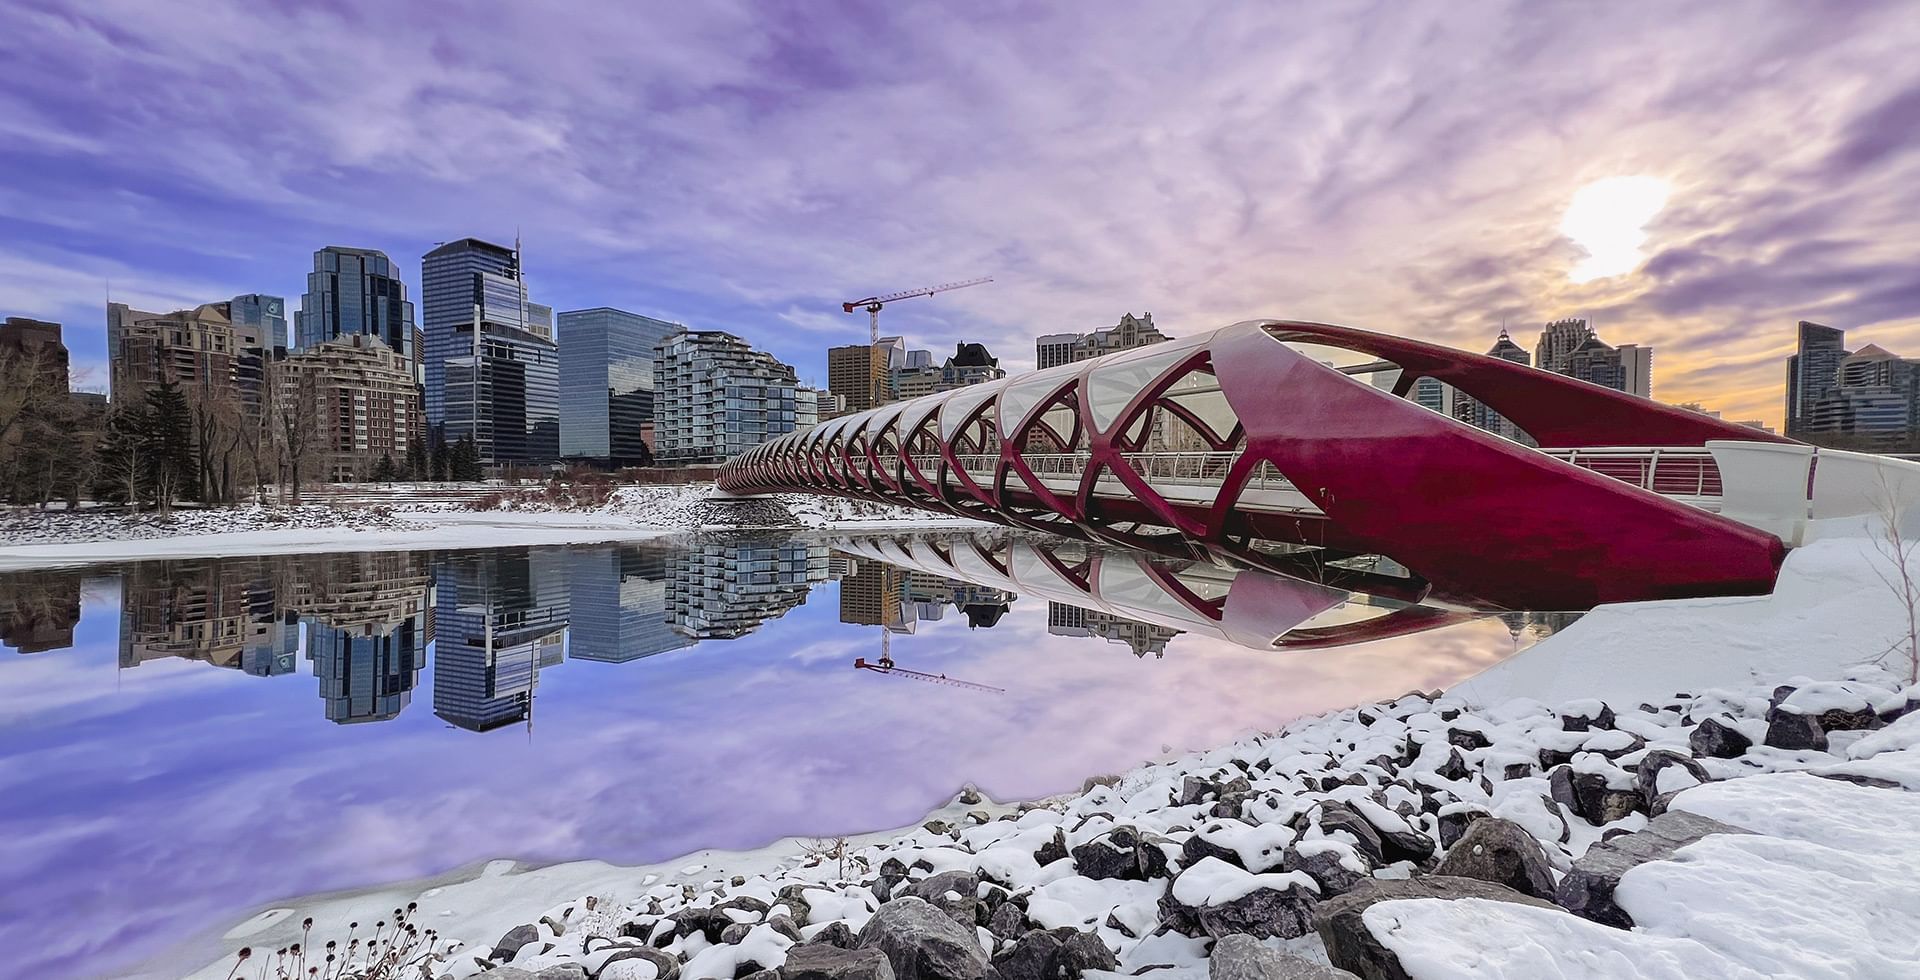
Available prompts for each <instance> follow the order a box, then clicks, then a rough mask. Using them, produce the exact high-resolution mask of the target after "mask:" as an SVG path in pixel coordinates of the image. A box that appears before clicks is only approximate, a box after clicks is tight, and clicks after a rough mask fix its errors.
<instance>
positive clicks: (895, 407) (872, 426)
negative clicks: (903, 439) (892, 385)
mask: <svg viewBox="0 0 1920 980" xmlns="http://www.w3.org/2000/svg"><path fill="white" fill-rule="evenodd" d="M905 407H906V403H905V402H897V403H895V404H892V405H888V406H886V407H884V408H881V409H877V410H876V411H875V412H874V415H873V421H872V422H869V423H868V424H867V436H868V438H871V439H873V440H874V441H875V442H876V443H877V442H878V441H879V440H880V437H881V436H884V435H891V436H893V444H894V445H895V446H896V447H897V446H899V445H900V433H898V432H889V431H888V428H887V427H888V426H890V425H892V424H893V420H894V419H897V418H899V417H900V410H901V409H902V408H905Z"/></svg>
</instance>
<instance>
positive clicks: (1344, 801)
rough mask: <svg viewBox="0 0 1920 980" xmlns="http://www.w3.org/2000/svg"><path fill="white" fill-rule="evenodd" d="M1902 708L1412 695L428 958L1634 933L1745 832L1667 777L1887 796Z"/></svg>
mask: <svg viewBox="0 0 1920 980" xmlns="http://www.w3.org/2000/svg"><path fill="white" fill-rule="evenodd" d="M1916 707H1920V690H1916V689H1914V688H1904V687H1902V686H1901V685H1900V684H1899V683H1898V682H1897V681H1896V680H1895V679H1894V678H1892V677H1891V676H1890V675H1888V674H1887V673H1886V672H1884V671H1882V670H1880V669H1878V668H1866V669H1861V670H1859V671H1856V672H1855V673H1853V674H1852V675H1851V676H1849V677H1848V678H1847V679H1845V680H1841V681H1831V682H1811V681H1806V682H1800V683H1795V684H1791V685H1787V686H1783V687H1780V688H1778V689H1769V690H1758V691H1723V690H1709V691H1704V692H1700V693H1697V694H1690V695H1689V694H1677V695H1675V696H1673V697H1672V698H1670V699H1667V700H1666V702H1665V703H1662V704H1641V705H1637V706H1632V707H1629V706H1625V705H1617V704H1601V703H1599V702H1576V703H1573V704H1568V705H1563V706H1561V707H1559V708H1557V709H1555V708H1549V707H1547V706H1545V705H1542V704H1539V703H1537V702H1532V701H1515V702H1510V703H1507V704H1504V705H1500V706H1497V707H1494V708H1491V709H1485V710H1481V709H1473V708H1470V706H1468V705H1467V704H1465V703H1463V702H1460V701H1457V700H1454V699H1450V698H1447V697H1443V696H1441V695H1439V694H1421V693H1410V694H1408V695H1405V696H1403V697H1401V698H1398V699H1395V700H1393V701H1391V702H1387V703H1383V704H1374V705H1367V706H1364V707H1360V708H1354V709H1349V710H1346V711H1342V712H1339V713H1336V714H1332V715H1327V716H1324V717H1320V718H1315V719H1310V720H1304V721H1300V722H1296V723H1294V724H1292V725H1289V726H1288V727H1287V728H1286V729H1285V730H1283V731H1281V732H1280V733H1279V734H1277V735H1272V736H1265V737H1260V738H1255V739H1251V740H1248V741H1243V742H1240V743H1237V744H1234V745H1230V746H1226V747H1223V748H1220V749H1216V750H1213V751H1210V752H1206V753H1202V754H1199V755H1196V756H1189V757H1187V758H1184V759H1181V760H1178V761H1176V762H1172V763H1166V764H1162V765H1156V766H1150V767H1147V768H1144V769H1140V770H1137V771H1135V772H1133V773H1130V774H1128V775H1127V776H1125V777H1122V778H1121V779H1120V780H1118V781H1117V783H1115V784H1114V785H1112V786H1107V785H1090V786H1089V787H1088V788H1087V789H1086V791H1085V792H1083V793H1081V794H1079V795H1077V796H1073V797H1070V798H1059V799H1055V800H1050V801H1045V802H1043V803H1041V804H1022V805H1020V806H1019V807H1017V808H996V809H997V810H998V811H999V812H998V813H991V812H988V811H978V812H977V815H976V816H975V818H974V819H972V820H967V821H960V822H958V823H957V825H949V824H947V823H945V822H941V821H930V822H929V823H928V824H927V826H925V827H923V828H920V829H919V830H917V831H915V832H913V833H911V834H906V835H903V836H900V837H898V838H896V839H894V840H892V841H891V842H888V843H884V844H877V845H873V846H870V847H866V848H861V849H857V850H854V851H853V852H852V853H851V856H850V861H848V862H846V863H844V864H842V863H836V862H832V861H828V860H826V859H824V858H819V857H815V858H812V859H809V860H806V861H800V862H796V864H795V865H794V866H792V867H790V868H788V869H786V870H784V871H782V872H781V873H780V874H779V875H777V876H756V877H751V878H749V877H739V876H736V877H730V878H722V879H715V880H708V881H687V882H659V883H653V884H650V885H649V887H647V888H646V889H645V890H644V891H643V893H642V894H639V895H637V896H627V897H624V901H623V903H621V904H618V905H615V906H613V907H612V908H611V910H608V909H607V908H606V907H605V903H603V908H602V910H601V911H600V912H598V913H594V915H593V916H592V917H590V918H591V919H592V921H591V922H589V921H588V918H589V917H583V913H582V911H581V910H582V905H581V903H575V904H574V905H570V906H566V907H562V908H559V909H555V910H553V911H552V912H550V913H549V914H548V915H547V916H546V917H544V918H542V919H541V920H540V922H538V923H530V924H528V925H526V926H522V927H520V928H518V929H515V930H513V931H512V932H510V933H509V934H507V935H506V936H504V937H501V939H500V941H499V942H498V943H496V944H494V945H493V946H490V947H482V946H478V945H476V946H471V947H468V948H467V949H466V950H462V951H461V952H460V953H458V954H455V955H454V958H453V960H452V961H449V962H448V963H445V964H443V965H442V966H443V969H442V970H441V971H439V972H437V973H436V975H441V974H442V973H444V974H445V975H451V976H456V977H458V976H468V975H472V974H474V973H479V972H482V971H486V972H485V975H486V976H489V977H501V978H515V977H535V978H539V980H556V978H559V977H563V976H564V977H586V978H591V980H622V978H628V977H644V978H647V980H709V978H715V980H739V978H752V980H1078V978H1080V977H1081V976H1082V975H1083V974H1085V973H1087V972H1088V971H1118V972H1121V973H1129V974H1136V975H1137V974H1143V973H1147V972H1155V973H1160V972H1161V971H1163V970H1164V971H1167V972H1166V973H1165V976H1166V977H1169V978H1171V977H1187V978H1192V980H1197V978H1198V977H1199V976H1200V975H1201V973H1202V972H1203V971H1209V972H1210V973H1211V975H1212V977H1213V980H1276V978H1282V977H1337V976H1346V975H1354V974H1357V975H1359V976H1362V977H1404V976H1407V972H1406V971H1405V970H1404V969H1403V968H1402V966H1401V964H1400V963H1399V961H1398V960H1397V959H1396V956H1395V953H1394V952H1393V950H1392V949H1391V948H1390V947H1389V945H1388V944H1387V943H1384V942H1383V941H1382V938H1381V936H1379V935H1377V934H1376V933H1375V932H1374V931H1373V928H1372V927H1370V925H1369V919H1370V918H1376V917H1370V916H1368V915H1367V912H1368V910H1369V909H1370V908H1372V907H1373V906H1375V905H1377V904H1379V903H1382V902H1389V901H1403V900H1409V899H1419V900H1429V901H1446V902H1451V901H1458V900H1462V899H1472V900H1477V901H1495V902H1502V903H1513V904H1517V905H1521V906H1528V907H1531V908H1535V909H1546V910H1551V911H1552V913H1553V914H1554V915H1556V916H1580V917H1583V918H1585V919H1588V920H1590V921H1592V922H1598V923H1603V924H1606V925H1610V926H1617V927H1620V928H1623V929H1624V928H1628V927H1631V926H1632V924H1633V922H1632V919H1631V917H1630V916H1629V915H1628V914H1627V913H1626V912H1625V911H1624V910H1622V909H1621V908H1619V907H1618V906H1617V905H1616V904H1615V903H1614V901H1613V893H1614V888H1615V886H1617V885H1618V884H1619V882H1620V879H1621V876H1622V875H1624V874H1626V873H1627V872H1628V871H1629V870H1631V869H1632V868H1635V867H1638V866H1640V865H1643V864H1645V863H1647V862H1652V861H1662V860H1667V859H1669V858H1671V857H1672V856H1673V855H1674V852H1675V851H1676V850H1678V849H1679V848H1682V847H1685V846H1687V845H1688V844H1690V843H1693V842H1696V841H1700V840H1702V839H1704V838H1706V837H1709V836H1712V835H1719V834H1740V833H1743V831H1742V830H1741V829H1740V828H1738V827H1732V826H1728V825H1727V824H1724V823H1719V822H1716V821H1713V820H1709V819H1707V818H1705V817H1702V816H1698V815H1696V814H1693V813H1689V812H1685V811H1683V810H1679V809H1674V808H1673V803H1674V800H1675V798H1676V796H1677V795H1679V794H1682V793H1684V792H1686V791H1687V790H1688V789H1689V788H1691V787H1694V786H1697V785H1701V784H1704V783H1716V782H1720V781H1723V780H1729V779H1737V778H1740V777H1742V776H1746V775H1750V774H1755V773H1762V772H1782V771H1802V772H1809V773H1812V774H1814V775H1817V776H1824V777H1828V778H1833V779H1839V780H1846V781H1848V782H1852V783H1856V784H1860V785H1865V786H1879V787H1886V788H1885V789H1884V791H1885V792H1889V793H1898V792H1900V791H1901V789H1900V788H1899V787H1900V786H1901V783H1900V781H1899V779H1897V778H1889V777H1888V776H1887V775H1886V774H1887V773H1889V772H1891V773H1893V775H1894V776H1896V777H1897V776H1898V775H1899V774H1900V773H1901V772H1912V771H1920V767H1913V766H1909V767H1907V769H1904V770H1902V769H1900V768H1899V767H1898V766H1889V765H1884V764H1883V765H1876V759H1875V756H1876V755H1878V754H1879V753H1883V752H1893V751H1899V750H1905V749H1908V748H1911V747H1913V746H1915V745H1916V744H1920V714H1916V713H1914V709H1915V708H1916ZM1878 761H1879V762H1881V763H1884V762H1885V760H1884V759H1882V760H1878ZM842 868H845V869H846V870H847V871H849V872H851V873H848V874H846V875H845V877H841V873H842V872H841V869H842ZM1283 940H1299V942H1295V943H1288V944H1286V945H1287V946H1288V947H1289V948H1288V949H1286V950H1282V949H1279V948H1277V947H1278V946H1279V945H1280V944H1279V943H1278V942H1276V941H1283ZM1316 940H1317V942H1316ZM1321 950H1324V956H1325V958H1324V959H1320V958H1318V957H1317V956H1315V955H1314V954H1316V953H1318V952H1320V951H1321ZM508 971H517V972H508ZM1341 971H1351V973H1343V972H1341Z"/></svg>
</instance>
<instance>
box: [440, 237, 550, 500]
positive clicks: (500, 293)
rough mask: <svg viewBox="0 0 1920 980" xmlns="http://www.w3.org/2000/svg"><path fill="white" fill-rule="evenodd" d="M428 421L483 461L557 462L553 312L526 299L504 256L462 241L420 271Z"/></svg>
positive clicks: (515, 269) (514, 261)
mask: <svg viewBox="0 0 1920 980" xmlns="http://www.w3.org/2000/svg"><path fill="white" fill-rule="evenodd" d="M420 293H421V304H422V310H421V320H422V322H423V324H424V327H425V329H424V331H423V332H424V334H425V336H426V347H427V349H426V355H425V362H426V363H425V365H424V371H423V375H424V378H425V384H426V409H427V424H428V425H429V426H431V427H433V428H435V429H438V430H439V431H440V433H441V434H442V436H443V437H444V438H445V439H446V441H447V442H448V443H453V442H457V441H459V440H460V438H461V437H463V436H467V437H471V438H472V439H473V441H474V443H475V444H476V445H478V446H479V448H480V459H481V461H482V462H485V463H489V464H511V463H544V462H551V461H554V460H557V459H559V458H560V356H559V349H558V347H557V346H556V345H555V344H554V341H553V309H552V307H548V306H542V305H540V304H538V303H533V302H530V301H529V300H528V299H527V294H526V287H525V284H524V283H522V282H521V280H520V261H519V257H518V255H517V254H516V253H515V252H514V250H513V249H510V248H506V247H505V246H501V245H495V244H492V243H491V242H484V241H481V240H479V239H477V238H463V239H461V240H459V241H456V242H448V243H447V244H445V245H442V246H440V247H439V248H436V249H434V250H433V251H431V252H428V253H427V254H426V257H425V259H423V260H422V261H421V264H420Z"/></svg>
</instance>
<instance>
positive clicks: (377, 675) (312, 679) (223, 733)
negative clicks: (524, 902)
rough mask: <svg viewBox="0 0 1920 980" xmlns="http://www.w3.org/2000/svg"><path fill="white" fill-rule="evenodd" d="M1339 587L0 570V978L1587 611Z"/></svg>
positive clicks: (672, 844) (860, 796)
mask: <svg viewBox="0 0 1920 980" xmlns="http://www.w3.org/2000/svg"><path fill="white" fill-rule="evenodd" d="M1323 571H1324V572H1326V574H1320V575H1315V576H1311V578H1313V579H1317V580H1318V581H1319V582H1331V583H1335V584H1337V585H1338V586H1339V587H1338V588H1335V587H1330V586H1329V585H1325V584H1318V582H1315V581H1309V580H1303V579H1296V578H1289V577H1284V576H1278V575H1273V574H1270V573H1266V572H1254V571H1245V570H1235V569H1225V568H1219V567H1215V566H1210V565H1194V564H1190V563H1170V562H1166V561H1162V560H1158V559H1149V558H1147V557H1146V556H1143V555H1138V554H1133V553H1126V552H1119V551H1113V550H1104V549H1090V548H1088V547H1086V546H1083V545H1078V544H1071V543H1067V544H1063V543H1061V542H1058V541H1055V540H1052V539H1047V540H1044V541H1042V540H1038V539H1030V538H1019V537H1016V536H1014V535H1010V534H1008V533H1006V532H979V533H972V534H969V533H945V534H932V535H917V536H913V535H909V536H901V535H894V536H887V537H873V536H868V537H854V538H828V537H820V536H813V537H809V538H806V539H793V538H789V537H785V536H780V535H774V536H766V535H761V536H736V537H725V538H701V539H697V540H694V541H692V542H685V541H682V542H676V543H672V544H638V545H590V546H575V547H564V548H531V549H529V548H511V549H494V550H483V551H445V552H389V553H370V554H339V555H302V556H275V557H232V558H223V559H217V560H214V559H193V560H175V561H156V562H142V563H135V564H127V565H118V566H114V565H107V566H89V567H86V568H78V569H56V570H48V571H39V572H32V573H22V574H14V575H0V642H4V643H5V645H6V646H7V647H8V648H9V649H10V650H11V651H13V652H11V653H9V654H7V655H5V656H4V657H0V950H5V951H6V953H5V956H6V957H7V960H8V963H7V964H6V965H5V966H3V967H0V973H6V974H8V975H19V976H35V977H59V976H99V975H123V974H132V975H141V974H142V967H141V964H142V963H143V962H146V961H148V960H149V959H150V958H151V957H154V956H155V955H157V954H158V953H159V952H160V951H162V950H165V949H167V948H169V947H171V946H174V945H176V944H178V943H179V942H180V941H182V940H183V939H185V938H187V937H189V936H191V935H194V934H197V933H201V932H203V931H205V930H207V929H210V928H223V927H224V926H225V925H229V924H231V923H233V922H235V921H238V920H239V919H240V918H242V917H244V916H245V915H246V914H248V913H249V912H250V911H251V910H253V909H255V908H257V907H259V906H261V905H263V904H265V903H270V902H274V901H277V900H285V899H288V898H290V897H294V896H298V895H303V894H308V893H312V892H316V891H322V890H332V889H341V888H354V887H362V886H366V885H371V884H375V883H379V882H383V881H392V880H397V879H403V878H412V877H419V876H424V875H430V874H437V873H440V872H444V871H447V870H449V869H452V868H455V867H458V866H460V865H463V864H468V863H470V862H473V861H477V860H482V859H492V858H502V857H508V858H516V859H520V860H524V861H530V862H540V863H544V862H556V861H566V860H574V859H581V858H598V859H603V860H607V861H611V862H616V863H645V862H652V861H659V860H664V859H667V858H670V857H673V856H675V855H678V854H683V853H686V852H689V851H693V850H698V849H701V848H709V847H719V848H748V847H755V846H759V845H762V844H765V843H767V842H769V841H772V840H774V839H777V838H780V837H783V836H788V835H806V836H822V837H827V836H837V835H840V834H847V833H854V832H862V831H868V830H874V829H880V828H885V827H893V826H900V825H905V824H908V823H911V822H914V821H916V820H917V819H918V818H919V817H920V816H921V815H922V814H924V813H925V812H926V811H927V810H929V809H931V808H933V807H935V806H938V805H940V804H942V803H944V802H945V801H946V800H948V799H949V798H950V797H951V796H952V795H953V794H954V793H955V792H956V791H958V790H959V789H960V788H961V786H962V785H963V784H966V783H973V784H975V785H977V786H978V787H979V788H980V789H981V790H982V791H984V792H986V793H987V794H988V795H990V796H993V797H995V798H998V799H1021V798H1030V797H1037V796H1042V795H1047V794H1052V793H1058V792H1063V791H1066V790H1072V789H1077V788H1078V787H1079V786H1080V785H1081V782H1082V781H1083V780H1084V779H1085V778H1086V777H1087V776H1089V775H1093V774H1098V773H1105V772H1113V771H1119V770H1123V769H1126V768H1128V767H1131V766H1134V765H1137V764H1139V763H1142V762H1145V761H1148V760H1150V759H1153V758H1156V757H1159V756H1161V755H1164V754H1166V753H1168V752H1177V751H1184V750H1189V749H1197V748H1204V747H1209V746H1213V745H1217V744H1219V743H1222V742H1225V741H1227V740H1229V739H1231V738H1233V737H1235V736H1237V735H1241V734H1245V733H1248V732H1252V731H1259V730H1270V729H1274V728H1278V727H1279V726H1281V725H1282V724H1284V723H1285V722H1286V721H1288V720H1289V719H1292V718H1295V717H1298V716H1300V715H1303V714H1312V713H1318V712H1321V711H1325V710H1330V709H1334V708H1339V707H1343V706H1346V705H1350V704H1353V703H1356V702H1360V701H1367V700H1373V699H1377V698H1386V697H1392V696H1395V695H1398V694H1400V693H1403V692H1405V691H1407V690H1410V689H1415V688H1418V689H1422V690H1430V689H1433V688H1436V687H1446V686H1449V685H1450V684H1452V683H1454V682H1455V681H1458V680H1459V679H1461V678H1464V677H1467V676H1470V675H1471V674H1473V673H1475V672H1477V671H1479V670H1480V669H1482V668H1484V667H1486V666H1487V665H1489V664H1491V663H1494V662H1497V661H1498V660H1500V659H1502V658H1504V657H1508V656H1511V655H1513V654H1514V653H1515V652H1517V651H1518V650H1520V649H1522V648H1524V647H1525V646H1526V645H1528V644H1530V643H1532V642H1534V641H1535V640H1537V639H1538V638H1540V637H1541V636H1544V635H1546V634H1548V633H1550V632H1551V631H1552V630H1553V629H1555V628H1558V627H1559V626H1560V625H1563V624H1564V622H1565V621H1566V620H1567V619H1568V618H1570V614H1546V615H1543V614H1522V613H1506V614H1503V615H1499V616H1494V615H1490V614H1484V613H1476V612H1473V611H1463V610H1458V609H1447V610H1440V609H1433V608H1429V607H1425V606H1420V605H1414V604H1410V603H1409V601H1408V600H1409V599H1410V598H1415V597H1417V596H1410V595H1408V594H1407V593H1406V590H1405V589H1403V588H1399V587H1397V586H1396V584H1395V580H1394V579H1393V577H1392V575H1391V572H1390V570H1388V571H1384V572H1383V571H1382V570H1379V569H1372V568H1359V569H1328V570H1323ZM1356 586H1358V587H1364V588H1369V589H1375V588H1377V589H1378V591H1376V592H1372V593H1369V592H1358V591H1350V590H1351V589H1353V588H1354V587H1356ZM16 970H17V971H18V972H17V973H15V972H13V971H16Z"/></svg>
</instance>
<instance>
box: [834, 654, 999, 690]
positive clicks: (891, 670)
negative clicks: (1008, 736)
mask: <svg viewBox="0 0 1920 980" xmlns="http://www.w3.org/2000/svg"><path fill="white" fill-rule="evenodd" d="M853 667H854V669H855V670H871V671H873V672H874V673H876V674H892V675H893V676H895V677H905V678H907V679H909V680H916V681H926V682H927V683H929V684H946V685H948V686H950V687H964V688H966V689H967V690H969V691H985V692H987V693H989V694H1005V693H1007V689H1006V688H1004V687H990V686H988V685H986V684H975V683H974V682H972V681H963V680H957V679H955V678H952V677H948V676H947V675H945V674H929V673H925V672H923V671H918V670H908V669H907V668H905V667H895V666H894V665H893V658H892V657H890V656H888V655H886V654H884V653H883V654H881V655H880V662H879V663H870V662H868V660H867V658H865V657H856V658H855V659H854V661H853Z"/></svg>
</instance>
